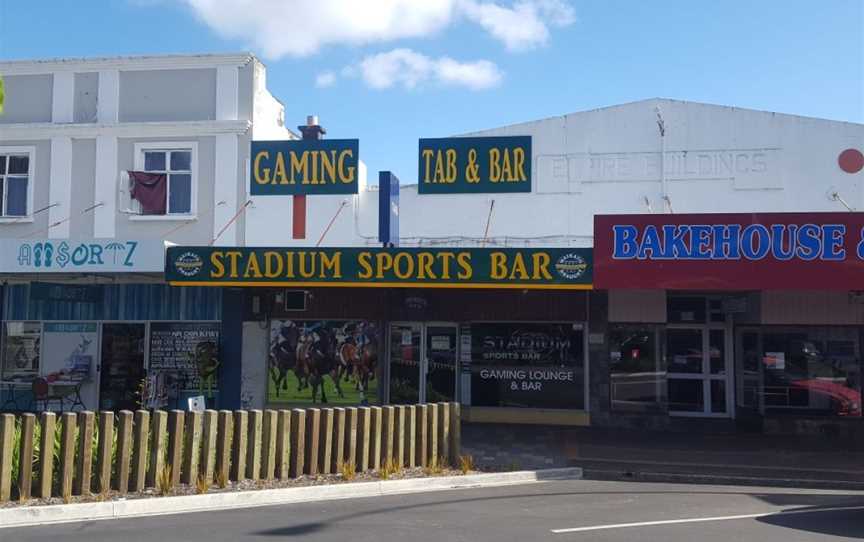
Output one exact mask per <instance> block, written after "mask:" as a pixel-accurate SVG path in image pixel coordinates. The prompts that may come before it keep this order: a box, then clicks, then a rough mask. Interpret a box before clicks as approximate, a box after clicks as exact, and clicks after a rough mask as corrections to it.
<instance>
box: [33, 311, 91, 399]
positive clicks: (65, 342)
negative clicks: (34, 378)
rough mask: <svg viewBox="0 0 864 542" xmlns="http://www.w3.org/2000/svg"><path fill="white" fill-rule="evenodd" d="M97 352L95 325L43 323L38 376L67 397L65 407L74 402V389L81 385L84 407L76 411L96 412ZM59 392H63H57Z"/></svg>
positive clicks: (84, 323)
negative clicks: (66, 394) (40, 364)
mask: <svg viewBox="0 0 864 542" xmlns="http://www.w3.org/2000/svg"><path fill="white" fill-rule="evenodd" d="M98 350H99V333H98V328H97V326H96V324H95V323H94V322H45V323H44V324H43V326H42V348H41V353H42V360H41V361H42V366H41V367H40V369H39V373H40V374H41V375H42V376H43V377H44V378H45V379H46V380H47V381H48V383H49V384H50V385H52V386H56V387H58V393H60V392H62V393H67V392H68V396H67V397H66V400H67V403H70V404H68V405H64V409H68V408H71V402H73V401H75V400H76V399H77V398H76V396H75V393H74V388H75V387H76V386H77V385H78V384H81V389H80V394H81V400H82V402H83V403H84V408H81V405H78V406H77V407H76V410H95V409H97V408H98V406H99V405H97V404H96V402H97V391H98V384H99V379H98V375H97V372H96V359H97V354H98ZM60 388H62V390H61V389H60Z"/></svg>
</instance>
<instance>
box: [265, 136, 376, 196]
mask: <svg viewBox="0 0 864 542" xmlns="http://www.w3.org/2000/svg"><path fill="white" fill-rule="evenodd" d="M359 147H360V142H359V141H358V140H356V139H301V140H293V141H253V142H252V153H251V156H252V171H251V173H250V176H249V179H250V181H249V183H250V184H249V193H250V194H252V195H253V196H297V195H320V194H356V193H357V192H358V181H357V177H358V165H359V162H360V159H359V152H360V151H359Z"/></svg>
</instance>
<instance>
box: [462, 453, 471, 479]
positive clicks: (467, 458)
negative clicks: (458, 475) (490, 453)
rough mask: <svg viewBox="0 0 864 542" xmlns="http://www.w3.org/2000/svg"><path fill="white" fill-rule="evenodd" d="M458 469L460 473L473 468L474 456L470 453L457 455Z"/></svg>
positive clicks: (467, 471)
mask: <svg viewBox="0 0 864 542" xmlns="http://www.w3.org/2000/svg"><path fill="white" fill-rule="evenodd" d="M459 470H461V471H462V474H468V473H469V472H471V471H473V470H474V456H473V455H471V454H465V455H460V456H459Z"/></svg>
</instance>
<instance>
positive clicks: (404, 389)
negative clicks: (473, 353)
mask: <svg viewBox="0 0 864 542" xmlns="http://www.w3.org/2000/svg"><path fill="white" fill-rule="evenodd" d="M389 331H390V338H389V347H390V348H389V352H390V403H393V404H414V403H437V402H441V401H454V400H455V399H456V375H457V371H456V368H457V367H456V360H457V356H458V344H459V343H458V340H459V327H458V326H457V325H456V324H455V323H451V322H395V323H392V324H390V330H389Z"/></svg>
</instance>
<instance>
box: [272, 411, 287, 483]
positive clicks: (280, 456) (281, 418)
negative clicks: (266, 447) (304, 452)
mask: <svg viewBox="0 0 864 542" xmlns="http://www.w3.org/2000/svg"><path fill="white" fill-rule="evenodd" d="M290 462H291V411H290V410H280V411H279V414H278V418H277V421H276V468H275V471H276V472H275V475H276V477H277V478H278V479H280V480H285V479H287V478H288V471H289V467H290Z"/></svg>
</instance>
